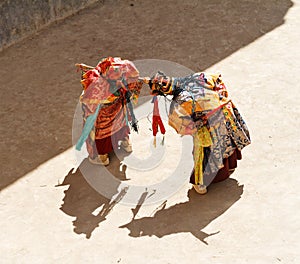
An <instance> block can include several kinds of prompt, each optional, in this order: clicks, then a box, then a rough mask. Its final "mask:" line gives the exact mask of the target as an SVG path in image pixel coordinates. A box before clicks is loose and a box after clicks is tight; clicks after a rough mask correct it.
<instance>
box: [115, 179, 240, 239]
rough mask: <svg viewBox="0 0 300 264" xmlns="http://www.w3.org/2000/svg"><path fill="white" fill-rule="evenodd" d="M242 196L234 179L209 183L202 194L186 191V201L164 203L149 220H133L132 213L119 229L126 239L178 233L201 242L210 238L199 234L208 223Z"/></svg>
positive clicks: (205, 234)
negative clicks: (128, 231) (187, 234)
mask: <svg viewBox="0 0 300 264" xmlns="http://www.w3.org/2000/svg"><path fill="white" fill-rule="evenodd" d="M242 193H243V185H239V184H238V182H237V181H236V180H234V179H231V178H229V179H227V180H225V181H223V182H219V183H216V184H212V185H211V186H210V188H209V192H208V193H207V194H206V195H199V194H197V193H196V192H195V191H194V190H193V189H190V190H189V191H188V198H189V201H187V202H184V203H179V204H175V205H174V206H171V207H169V208H167V209H166V208H165V207H166V201H165V202H164V203H162V205H161V206H159V207H158V208H157V209H156V210H155V211H154V212H153V213H152V216H150V217H143V218H140V219H135V216H136V213H135V212H134V210H132V211H133V214H134V215H133V218H132V220H131V222H129V223H128V224H125V225H123V226H120V228H128V229H129V230H130V233H129V236H131V237H141V236H153V235H154V236H157V237H159V238H161V237H163V236H166V235H170V234H174V233H181V232H190V233H191V234H193V235H194V236H195V237H196V238H198V239H199V240H200V241H202V242H203V243H205V244H207V242H206V241H205V239H206V238H207V237H209V236H211V235H214V234H217V233H218V232H215V233H213V234H207V233H205V232H203V231H201V230H202V229H203V228H204V227H205V226H207V225H208V224H209V223H210V222H211V221H213V220H214V219H216V218H217V217H219V216H220V215H222V214H223V213H224V212H225V211H226V210H228V209H229V208H230V207H231V206H232V205H233V204H234V203H235V202H237V201H238V200H239V199H240V197H241V195H242Z"/></svg>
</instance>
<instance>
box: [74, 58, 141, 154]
mask: <svg viewBox="0 0 300 264" xmlns="http://www.w3.org/2000/svg"><path fill="white" fill-rule="evenodd" d="M77 66H79V67H80V69H81V70H82V80H81V83H82V86H83V93H82V95H81V97H80V102H81V104H82V109H83V119H84V122H86V121H87V118H88V117H89V116H91V115H95V114H97V117H96V120H95V122H94V126H93V127H92V128H91V129H89V131H87V130H85V131H84V132H83V133H89V134H88V136H86V146H87V150H88V153H89V157H90V158H92V159H94V158H95V157H97V155H98V154H99V155H103V154H107V153H109V152H111V151H112V150H113V148H114V147H115V146H117V144H118V141H120V140H122V139H124V138H127V137H128V135H129V133H130V129H129V126H128V125H129V124H131V126H132V127H133V128H134V129H135V130H137V120H136V119H135V117H134V113H133V108H132V104H131V100H132V99H133V100H134V99H137V97H138V95H139V93H140V90H141V86H142V83H141V82H140V81H138V77H139V72H138V70H137V69H136V67H135V66H134V64H133V63H132V62H131V61H128V60H122V59H120V58H112V57H108V58H104V59H102V60H101V61H100V62H99V63H98V65H97V66H96V67H95V68H93V67H90V66H86V65H84V64H78V65H77ZM78 148H80V147H78Z"/></svg>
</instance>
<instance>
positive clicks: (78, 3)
mask: <svg viewBox="0 0 300 264" xmlns="http://www.w3.org/2000/svg"><path fill="white" fill-rule="evenodd" d="M94 2H97V0H0V51H1V50H2V49H3V48H5V47H7V46H9V45H11V44H13V43H15V42H16V41H18V40H20V39H22V38H24V37H26V36H28V35H30V34H32V33H34V32H36V31H37V30H39V29H41V28H42V27H44V26H46V25H48V24H49V23H51V22H54V21H56V20H59V19H62V18H65V17H67V16H70V15H72V14H74V13H76V12H78V11H79V10H80V9H83V8H85V7H87V6H88V5H90V4H92V3H94Z"/></svg>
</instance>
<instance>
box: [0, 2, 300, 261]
mask: <svg viewBox="0 0 300 264" xmlns="http://www.w3.org/2000/svg"><path fill="white" fill-rule="evenodd" d="M176 3H177V2H176V1H164V2H163V3H160V2H159V1H143V2H140V1H120V2H118V1H106V2H105V3H104V4H98V5H95V6H93V7H92V8H89V9H86V10H84V11H82V12H80V13H79V14H77V15H75V16H73V17H71V18H69V19H66V20H65V21H61V22H59V23H57V24H54V25H52V26H51V27H49V28H48V29H46V30H43V31H42V32H39V33H38V34H36V35H35V36H33V37H31V38H30V39H27V40H25V41H22V42H20V43H19V44H16V45H14V46H12V47H10V48H9V49H7V50H5V51H3V52H1V53H0V65H1V68H0V73H1V78H2V82H1V108H0V111H1V115H0V119H1V127H0V129H1V131H0V132H1V133H0V134H1V180H0V186H1V193H0V219H1V220H0V226H1V231H2V232H1V233H0V241H1V248H0V255H1V263H41V262H42V263H53V262H57V263H81V262H86V263H139V262H141V261H142V262H145V263H199V262H201V261H206V262H208V263H299V261H300V255H299V249H300V246H299V235H300V231H299V230H300V214H299V212H298V209H299V206H300V198H299V192H298V186H299V183H300V180H299V177H298V173H299V172H300V165H299V161H298V160H299V157H300V154H299V146H300V140H299V138H298V134H299V129H300V125H299V113H300V109H299V108H300V107H299V104H298V101H299V99H300V96H299V93H298V83H299V81H300V77H299V66H300V63H299V61H300V52H299V48H298V46H299V44H298V43H299V40H300V39H299V34H298V31H299V26H300V17H299V14H300V5H299V2H296V1H295V2H294V3H292V2H290V1H280V2H278V1H255V3H254V1H241V2H240V4H238V5H237V4H236V3H233V1H223V2H222V4H218V3H217V2H215V1H201V2H198V1H187V2H186V3H181V4H178V3H177V4H176ZM102 56H121V57H123V58H128V59H130V60H140V59H149V58H151V59H152V58H156V59H157V58H158V59H163V60H169V61H174V62H177V63H180V64H182V65H184V66H186V67H189V68H191V69H192V70H194V71H199V70H207V71H220V72H222V74H223V76H224V79H225V82H226V83H227V86H228V89H229V92H230V94H231V96H232V98H233V100H234V101H235V103H236V104H237V105H238V107H239V109H240V111H241V112H242V114H243V116H244V117H245V119H246V121H247V124H248V126H249V128H250V130H251V135H252V141H253V143H252V145H251V146H249V147H247V148H246V149H245V151H244V152H243V155H244V159H243V160H242V161H241V162H240V163H239V167H238V169H237V171H236V172H235V173H234V174H233V175H232V177H231V179H228V180H226V181H224V182H222V183H219V184H215V185H212V186H211V188H210V190H209V193H208V194H207V195H205V196H198V195H196V194H195V193H194V192H193V191H191V190H189V188H190V186H189V184H188V183H186V184H184V185H183V186H182V188H181V189H180V190H179V191H178V192H176V193H175V194H174V195H173V196H171V197H169V198H168V200H167V202H166V204H165V206H164V205H163V204H162V203H156V204H152V205H147V206H142V207H141V208H138V207H135V206H132V205H131V206H128V205H124V204H122V203H114V202H112V201H110V199H107V198H105V197H103V196H102V195H100V194H99V193H98V192H96V191H95V190H94V189H93V188H92V187H91V186H90V185H89V184H88V183H87V182H86V180H85V178H84V177H83V175H82V173H81V172H80V170H77V171H76V172H74V171H73V170H72V169H73V168H74V167H76V165H78V164H77V162H76V160H75V157H74V151H73V149H72V147H71V146H72V121H73V115H74V111H75V108H76V104H77V99H78V96H79V94H80V91H81V87H80V85H79V83H78V80H79V76H78V73H76V72H75V70H74V63H75V62H84V63H87V64H91V65H94V64H96V63H97V61H98V60H99V58H101V57H102ZM169 140H170V141H169V142H168V144H169V147H170V148H172V143H173V144H174V145H175V144H176V143H177V141H176V140H173V139H172V137H170V138H169ZM172 140H173V141H172ZM114 162H115V164H117V162H118V161H117V160H116V159H114ZM85 163H86V162H85V161H84V162H83V163H82V164H81V165H80V166H81V167H82V168H83V167H84V166H85ZM173 165H174V164H173V163H172V162H169V163H168V164H167V165H166V166H165V168H164V170H165V171H162V176H163V175H164V174H165V173H166V172H167V171H168V170H172V168H173ZM126 173H127V174H130V175H125V176H124V175H120V177H122V176H124V177H126V178H128V177H129V176H130V177H137V173H134V172H132V171H130V170H128V171H127V172H126ZM138 176H140V177H143V175H142V174H141V173H139V175H138ZM156 176H157V175H156ZM145 181H147V180H145ZM120 198H122V197H120ZM131 209H132V210H131ZM138 209H139V210H138ZM135 213H137V214H136V216H135V218H134V219H133V214H135Z"/></svg>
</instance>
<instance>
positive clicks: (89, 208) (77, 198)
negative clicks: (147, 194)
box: [58, 154, 127, 239]
mask: <svg viewBox="0 0 300 264" xmlns="http://www.w3.org/2000/svg"><path fill="white" fill-rule="evenodd" d="M124 155H125V154H124ZM119 162H120V160H119V159H118V158H116V157H113V158H112V159H111V164H110V165H109V166H108V168H107V169H108V170H109V171H110V172H112V173H113V175H114V176H115V177H117V178H118V179H119V180H127V179H126V175H125V170H126V167H125V170H124V169H123V170H122V171H119V170H118V169H117V168H119V166H118V163H119ZM88 166H91V168H99V167H98V165H91V164H90V163H89V161H88V160H87V159H85V160H84V161H83V162H82V163H81V164H80V166H79V167H78V168H77V170H76V171H75V172H74V169H71V170H70V171H69V173H68V174H67V175H66V176H65V178H64V181H63V182H62V183H61V184H59V185H58V186H65V185H69V188H68V189H67V190H66V191H64V193H65V197H64V198H63V204H62V205H61V207H60V210H62V211H63V212H64V213H65V214H67V215H69V216H73V217H76V219H75V220H74V221H73V226H74V232H75V233H76V234H85V236H86V238H87V239H89V238H90V237H91V235H92V232H93V231H94V230H95V229H96V228H97V227H98V226H99V224H100V223H101V222H103V221H105V220H106V218H107V216H108V214H109V213H110V212H111V211H112V209H113V208H114V206H115V205H116V204H117V203H118V202H119V201H121V200H122V198H123V197H124V196H125V195H126V191H127V189H126V188H124V189H122V190H121V191H119V190H118V189H117V186H115V188H114V190H113V191H112V195H111V196H107V195H106V196H107V197H105V196H103V195H101V194H100V193H99V192H98V191H96V190H95V189H94V188H93V187H92V186H91V185H90V184H89V183H88V182H87V180H86V178H85V177H84V176H83V174H82V172H81V169H82V168H83V167H88ZM95 177H101V176H100V175H95ZM113 197H114V198H113Z"/></svg>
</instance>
